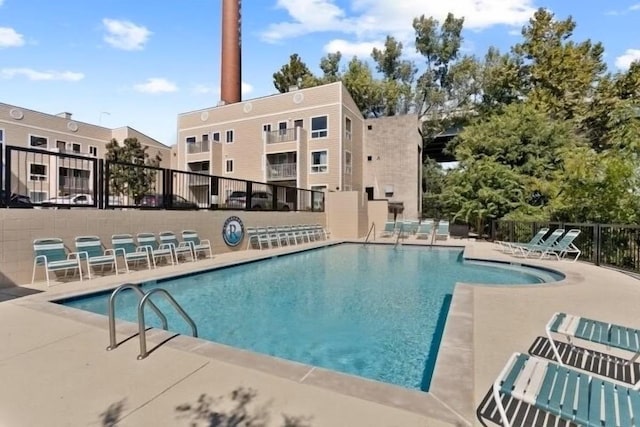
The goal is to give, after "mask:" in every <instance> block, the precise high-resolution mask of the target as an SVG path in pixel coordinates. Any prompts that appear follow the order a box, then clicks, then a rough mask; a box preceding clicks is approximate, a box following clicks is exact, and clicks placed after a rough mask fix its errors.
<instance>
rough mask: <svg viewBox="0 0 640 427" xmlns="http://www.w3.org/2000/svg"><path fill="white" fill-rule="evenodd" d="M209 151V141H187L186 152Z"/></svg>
mask: <svg viewBox="0 0 640 427" xmlns="http://www.w3.org/2000/svg"><path fill="white" fill-rule="evenodd" d="M208 152H209V141H196V142H189V143H187V154H198V153H208Z"/></svg>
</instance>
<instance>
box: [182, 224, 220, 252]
mask: <svg viewBox="0 0 640 427" xmlns="http://www.w3.org/2000/svg"><path fill="white" fill-rule="evenodd" d="M182 240H184V241H185V242H187V243H188V244H189V245H191V250H192V251H193V257H194V259H198V254H199V253H204V254H205V257H207V258H213V252H212V250H211V241H210V240H209V239H201V238H200V237H199V236H198V232H197V231H195V230H183V231H182Z"/></svg>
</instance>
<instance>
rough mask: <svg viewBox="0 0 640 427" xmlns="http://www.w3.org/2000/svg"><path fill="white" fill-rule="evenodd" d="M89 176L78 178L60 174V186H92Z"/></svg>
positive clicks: (86, 187)
mask: <svg viewBox="0 0 640 427" xmlns="http://www.w3.org/2000/svg"><path fill="white" fill-rule="evenodd" d="M90 183H91V181H90V180H89V178H78V177H68V176H60V177H58V187H60V188H70V189H88V188H90V187H91V184H90Z"/></svg>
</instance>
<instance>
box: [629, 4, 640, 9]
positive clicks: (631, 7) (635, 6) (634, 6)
mask: <svg viewBox="0 0 640 427" xmlns="http://www.w3.org/2000/svg"><path fill="white" fill-rule="evenodd" d="M629 10H640V3H636V4H634V5H631V6H629Z"/></svg>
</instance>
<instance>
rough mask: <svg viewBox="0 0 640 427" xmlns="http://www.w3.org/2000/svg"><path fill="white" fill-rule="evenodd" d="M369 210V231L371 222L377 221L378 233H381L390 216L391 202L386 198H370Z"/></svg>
mask: <svg viewBox="0 0 640 427" xmlns="http://www.w3.org/2000/svg"><path fill="white" fill-rule="evenodd" d="M367 212H368V222H367V224H368V226H367V232H368V230H369V228H371V224H374V223H375V225H376V235H379V234H380V233H381V232H382V230H383V229H384V224H385V222H387V220H388V218H389V202H387V201H386V200H369V202H368V203H367ZM372 240H373V239H372Z"/></svg>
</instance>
